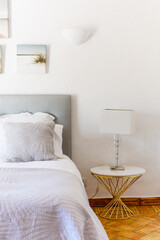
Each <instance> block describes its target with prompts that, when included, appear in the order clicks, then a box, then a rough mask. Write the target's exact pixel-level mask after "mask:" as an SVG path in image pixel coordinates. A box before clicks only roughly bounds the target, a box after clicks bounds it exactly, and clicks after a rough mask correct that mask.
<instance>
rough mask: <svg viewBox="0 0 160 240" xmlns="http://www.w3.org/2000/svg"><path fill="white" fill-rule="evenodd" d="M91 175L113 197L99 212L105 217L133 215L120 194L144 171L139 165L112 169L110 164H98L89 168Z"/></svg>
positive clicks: (114, 217)
mask: <svg viewBox="0 0 160 240" xmlns="http://www.w3.org/2000/svg"><path fill="white" fill-rule="evenodd" d="M90 171H91V173H92V175H93V176H94V177H95V178H96V179H97V180H98V181H99V182H100V183H101V184H102V185H103V186H104V187H105V188H106V189H107V191H108V192H110V194H111V195H112V196H113V199H112V200H111V201H110V202H109V204H108V205H107V206H106V207H105V208H104V210H103V211H102V212H101V213H100V216H101V217H103V218H107V219H127V218H130V217H132V216H133V212H132V211H131V210H130V209H129V208H128V207H127V206H126V205H125V204H124V203H123V202H122V200H121V198H120V197H121V195H122V194H123V193H124V192H125V191H126V190H127V189H128V188H129V187H130V186H131V185H132V184H133V183H134V182H135V181H137V180H138V179H139V178H140V177H141V176H142V175H143V174H144V173H145V170H144V169H143V168H139V167H133V166H125V170H122V171H114V170H111V169H110V166H107V165H104V166H98V167H94V168H91V170H90Z"/></svg>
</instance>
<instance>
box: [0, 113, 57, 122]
mask: <svg viewBox="0 0 160 240" xmlns="http://www.w3.org/2000/svg"><path fill="white" fill-rule="evenodd" d="M54 119H55V117H54V116H52V115H50V114H48V113H42V112H37V113H33V114H32V113H29V112H24V113H17V114H6V115H1V116H0V122H52V121H54Z"/></svg>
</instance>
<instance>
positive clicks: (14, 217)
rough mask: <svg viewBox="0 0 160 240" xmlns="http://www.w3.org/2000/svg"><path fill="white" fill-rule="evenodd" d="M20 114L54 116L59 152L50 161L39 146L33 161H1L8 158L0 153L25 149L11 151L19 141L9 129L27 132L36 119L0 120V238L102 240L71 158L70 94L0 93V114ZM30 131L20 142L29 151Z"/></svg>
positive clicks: (105, 239)
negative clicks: (59, 133) (60, 138)
mask: <svg viewBox="0 0 160 240" xmlns="http://www.w3.org/2000/svg"><path fill="white" fill-rule="evenodd" d="M25 112H27V113H29V114H30V113H32V114H36V113H37V112H42V113H45V114H49V115H51V116H54V117H55V119H54V121H55V122H56V124H57V123H58V124H61V125H63V126H64V131H63V153H62V154H61V156H58V157H56V159H55V158H53V159H52V157H51V155H49V156H50V158H49V159H47V157H48V155H45V156H47V157H46V159H43V161H42V159H41V158H40V156H41V155H42V154H40V152H41V150H39V153H38V154H37V156H38V157H37V156H36V157H37V160H36V161H33V159H31V161H26V160H25V159H24V161H6V159H7V157H2V156H7V155H3V154H4V152H5V151H6V152H7V153H6V154H8V153H10V155H9V157H10V156H12V157H13V156H17V155H16V154H19V152H21V149H22V150H23V151H22V153H24V149H23V146H21V145H20V146H21V148H20V149H19V150H18V152H17V151H16V152H14V154H15V155H13V145H14V148H15V146H17V145H15V144H17V142H18V139H19V138H15V139H14V137H15V135H16V133H15V131H14V129H16V128H17V126H18V131H19V129H22V127H23V129H24V128H25V129H26V131H28V129H30V127H31V126H32V127H33V125H34V126H35V125H36V126H37V123H28V122H27V123H25V125H24V123H23V125H22V123H21V122H20V123H10V122H7V123H6V120H5V121H3V120H4V119H3V117H2V118H1V119H0V134H1V135H3V132H2V129H1V125H3V129H4V128H5V130H6V132H7V131H8V135H7V136H8V140H7V141H6V140H5V141H6V142H7V144H8V146H10V148H8V146H7V148H6V147H4V146H3V142H4V141H2V140H3V138H2V137H0V138H1V139H0V239H1V240H107V239H108V237H107V235H106V233H105V230H104V229H103V227H102V225H101V223H100V221H99V220H98V218H97V217H96V215H95V214H94V212H93V211H92V209H91V208H90V206H89V203H88V198H87V195H86V192H85V189H84V186H83V183H82V179H81V175H80V173H79V171H78V169H77V167H76V166H75V164H74V163H73V161H72V160H71V97H70V96H69V95H5V96H0V115H4V114H19V113H25ZM27 116H28V115H27ZM9 121H10V120H9ZM20 121H21V120H20ZM38 124H39V123H38ZM42 126H44V124H42V123H41V125H40V127H42ZM47 126H49V127H51V124H50V123H47ZM38 127H39V125H38ZM54 127H55V125H54ZM37 129H38V130H39V128H36V130H35V131H38V130H37ZM49 129H50V128H49ZM27 133H28V132H27ZM32 133H33V134H34V128H32V129H31V132H29V134H27V141H26V142H23V144H26V145H27V144H28V142H29V145H27V150H25V151H29V153H30V152H32V151H31V150H30V148H29V147H30V145H31V146H32V148H33V150H34V152H35V149H36V147H35V146H36V145H35V142H33V143H32V142H31V141H30V140H28V139H31V137H32ZM36 133H37V132H36ZM49 133H50V132H49V130H47V137H48V138H49V139H51V138H50V134H49ZM37 134H39V132H38V133H37ZM18 137H19V135H18ZM20 137H22V136H21V135H20ZM38 137H39V135H38ZM39 138H40V137H39ZM11 140H12V141H11ZM6 142H5V144H6ZM43 143H44V140H43ZM49 146H50V145H49ZM43 147H44V146H43ZM5 148H6V149H7V150H6V149H5ZM25 148H26V147H25ZM28 148H29V150H28ZM3 149H5V150H4V151H3ZM47 151H48V145H47ZM11 153H12V154H11ZM34 156H35V155H34ZM12 157H11V160H12ZM22 157H23V156H22ZM36 157H35V159H36ZM43 158H44V156H43ZM13 159H14V157H13ZM15 159H16V160H17V159H18V158H15ZM44 160H45V161H44Z"/></svg>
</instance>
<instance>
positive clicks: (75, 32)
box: [62, 27, 90, 45]
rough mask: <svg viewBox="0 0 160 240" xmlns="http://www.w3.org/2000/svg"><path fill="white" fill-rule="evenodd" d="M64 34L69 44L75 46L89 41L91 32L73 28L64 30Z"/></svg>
mask: <svg viewBox="0 0 160 240" xmlns="http://www.w3.org/2000/svg"><path fill="white" fill-rule="evenodd" d="M62 34H63V36H64V38H65V39H66V40H67V41H68V42H70V43H72V44H74V45H80V44H82V43H85V42H86V41H87V40H88V38H89V36H90V31H89V30H88V29H84V28H80V27H73V28H66V29H63V30H62Z"/></svg>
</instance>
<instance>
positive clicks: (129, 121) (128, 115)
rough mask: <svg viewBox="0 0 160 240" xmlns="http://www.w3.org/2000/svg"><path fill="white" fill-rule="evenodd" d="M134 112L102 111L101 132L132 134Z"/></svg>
mask: <svg viewBox="0 0 160 240" xmlns="http://www.w3.org/2000/svg"><path fill="white" fill-rule="evenodd" d="M134 128H135V124H134V111H133V110H123V109H104V110H102V115H101V132H102V133H109V134H127V135H130V134H132V133H133V132H134Z"/></svg>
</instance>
